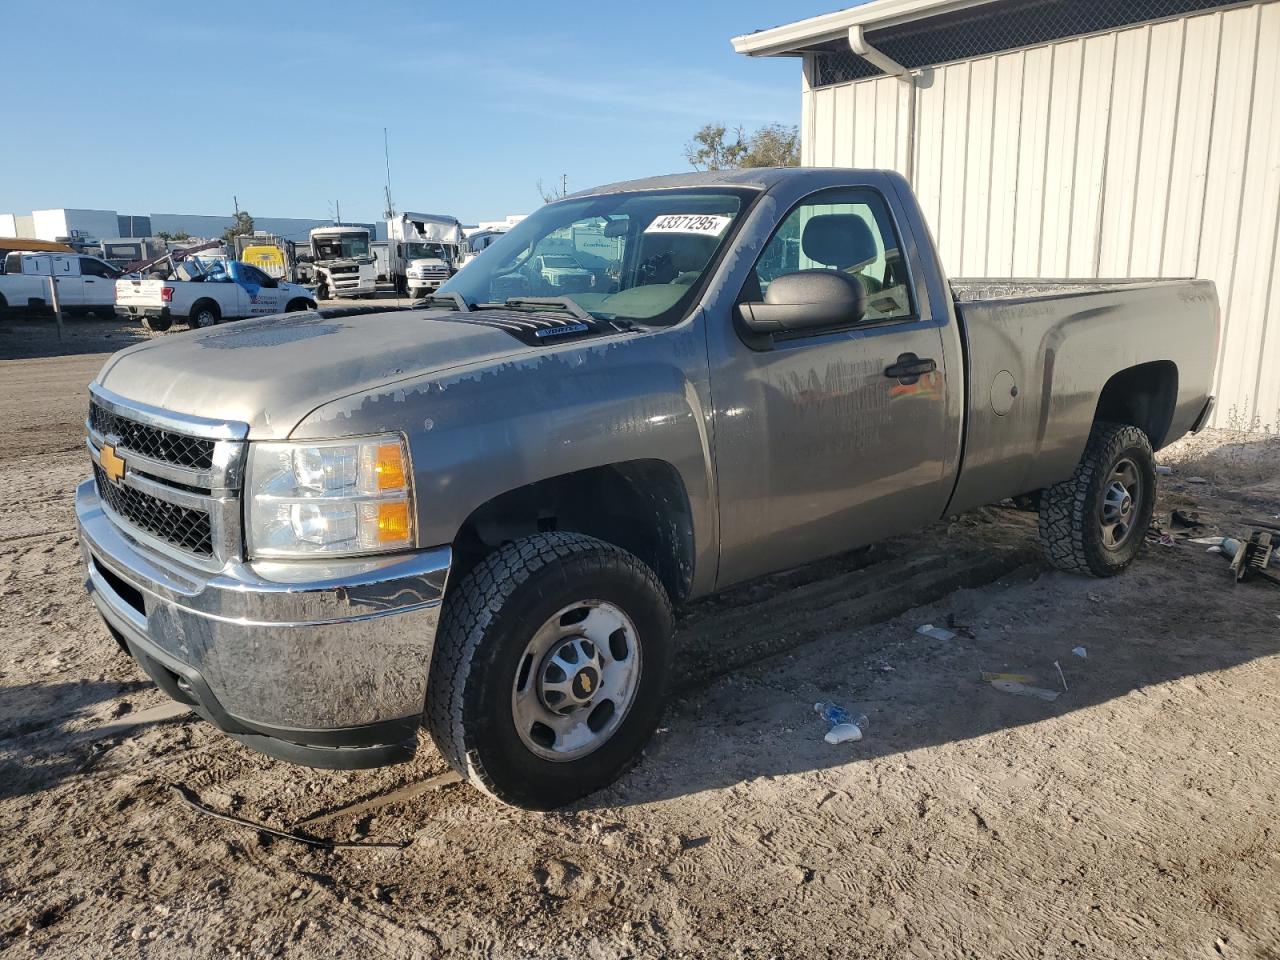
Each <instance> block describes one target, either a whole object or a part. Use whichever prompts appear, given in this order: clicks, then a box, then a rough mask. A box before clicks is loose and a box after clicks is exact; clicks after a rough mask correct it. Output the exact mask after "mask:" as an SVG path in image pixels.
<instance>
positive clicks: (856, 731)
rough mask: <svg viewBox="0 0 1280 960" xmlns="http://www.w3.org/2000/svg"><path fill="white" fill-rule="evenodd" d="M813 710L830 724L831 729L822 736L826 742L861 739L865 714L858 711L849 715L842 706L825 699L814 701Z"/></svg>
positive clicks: (865, 726) (864, 726)
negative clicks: (821, 701) (824, 700)
mask: <svg viewBox="0 0 1280 960" xmlns="http://www.w3.org/2000/svg"><path fill="white" fill-rule="evenodd" d="M813 710H814V712H815V713H816V714H818V716H820V717H822V719H823V720H825V721H827V723H829V724H831V729H830V730H828V731H827V735H826V736H825V737H824V738H823V739H824V740H826V741H827V743H846V742H848V741H850V740H861V739H862V734H863V731H865V730H866V729H867V715H866V714H865V713H859V714H857V715H851V714H850V713H849V712H848V711H847V710H845V709H844V707H841V706H839V705H837V704H834V703H831V702H830V701H827V702H825V703H815V704H814V705H813Z"/></svg>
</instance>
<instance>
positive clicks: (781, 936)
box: [0, 322, 1280, 960]
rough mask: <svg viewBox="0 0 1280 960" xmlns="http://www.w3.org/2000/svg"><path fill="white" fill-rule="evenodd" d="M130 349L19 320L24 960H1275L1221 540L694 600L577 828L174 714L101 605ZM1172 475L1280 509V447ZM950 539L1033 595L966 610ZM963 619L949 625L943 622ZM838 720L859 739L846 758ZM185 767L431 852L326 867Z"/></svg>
mask: <svg viewBox="0 0 1280 960" xmlns="http://www.w3.org/2000/svg"><path fill="white" fill-rule="evenodd" d="M73 326H75V325H73ZM136 335H137V334H136V333H135V332H132V331H131V329H130V328H128V327H127V326H123V325H114V324H107V323H92V322H81V323H80V324H79V325H78V326H76V328H75V330H74V331H73V338H72V339H71V340H69V341H68V342H67V343H65V344H64V345H62V346H61V347H59V346H58V345H57V343H56V341H54V340H52V338H51V337H50V335H49V331H48V329H47V328H40V329H37V328H36V326H35V325H13V324H9V325H4V326H0V357H7V358H14V357H19V358H22V359H6V360H0V605H2V609H3V610H4V613H5V618H4V621H3V624H4V625H3V627H2V628H0V823H3V825H4V830H3V839H0V854H2V855H0V954H3V955H5V956H13V957H28V956H30V957H76V958H80V957H105V956H113V957H114V956H139V957H174V956H183V957H185V956H195V957H211V958H212V957H260V956H288V957H298V958H330V957H337V956H341V957H356V958H364V957H369V958H373V957H419V956H421V957H432V956H437V955H450V954H464V955H473V954H478V955H484V956H489V957H494V958H516V957H574V958H577V957H593V958H613V957H629V956H636V957H663V956H707V955H714V956H731V957H792V956H832V957H868V958H895V960H898V958H903V957H928V958H952V957H955V958H979V957H981V958H986V957H997V956H999V957H1005V956H1009V957H1054V958H1057V957H1088V958H1096V957H1105V958H1125V960H1130V958H1135V957H1142V958H1145V957H1152V958H1154V957H1161V958H1163V957H1195V958H1200V957H1204V958H1215V957H1227V958H1252V960H1277V958H1280V827H1278V826H1277V819H1276V814H1277V809H1278V804H1277V798H1278V795H1280V589H1278V588H1275V587H1272V586H1269V585H1266V584H1242V585H1239V586H1235V585H1233V584H1232V583H1231V582H1230V580H1229V579H1228V574H1227V571H1226V563H1225V561H1224V560H1223V559H1222V558H1221V557H1220V556H1215V555H1211V554H1208V553H1206V552H1205V550H1204V548H1203V547H1201V546H1194V545H1190V544H1187V543H1185V542H1178V543H1177V544H1176V545H1174V546H1161V545H1155V544H1152V545H1149V546H1148V547H1147V548H1146V551H1145V554H1144V556H1143V557H1142V558H1141V559H1140V561H1139V563H1138V564H1137V565H1136V566H1135V567H1134V568H1133V569H1132V570H1131V571H1130V572H1129V573H1128V574H1127V575H1125V576H1122V577H1119V578H1116V579H1112V580H1107V581H1097V580H1086V579H1081V578H1077V577H1071V576H1065V575H1062V574H1058V573H1052V572H1047V571H1046V570H1044V569H1043V568H1042V567H1040V566H1039V565H1038V564H1037V563H1036V562H1033V561H1032V562H1028V561H1027V557H1028V556H1029V554H1028V553H1027V548H1028V547H1029V546H1030V545H1031V542H1032V531H1033V524H1032V521H1031V517H1030V515H1028V514H1025V513H1019V512H1016V511H1014V510H1012V509H1003V508H998V509H988V510H984V511H979V512H976V513H974V514H970V515H966V516H965V517H962V518H959V519H958V520H956V521H954V522H950V523H940V524H937V525H935V526H934V527H933V528H931V529H930V530H928V531H926V532H925V534H924V535H923V536H920V537H915V538H909V539H905V540H903V541H899V542H897V543H895V544H891V545H890V546H889V547H887V548H884V550H883V551H876V552H873V553H871V554H869V555H861V554H859V555H854V556H851V557H844V558H837V559H836V560H833V561H829V562H827V563H824V564H821V565H817V566H814V567H810V568H808V569H806V570H803V571H797V572H793V573H789V574H786V575H783V576H779V577H775V578H772V579H771V580H769V581H766V582H763V583H760V584H754V585H751V586H749V587H746V588H743V589H741V590H738V591H735V592H734V593H733V594H732V595H730V596H729V597H726V598H718V599H713V600H708V601H703V602H701V603H699V604H695V605H694V606H693V608H691V609H690V610H688V611H686V613H685V615H684V619H683V620H682V622H681V626H680V632H679V635H678V637H679V640H680V643H681V644H682V647H681V649H682V651H684V652H683V654H682V656H684V657H685V662H686V663H687V664H689V665H690V666H689V669H688V670H687V671H686V672H685V673H684V677H685V682H684V683H683V684H682V686H681V688H680V690H679V692H678V693H677V694H676V695H675V697H674V698H673V701H672V703H671V705H670V707H669V709H668V712H667V715H666V719H665V720H664V722H663V726H662V728H661V731H660V733H659V735H658V736H657V737H656V739H655V741H654V743H653V744H652V746H651V748H650V749H649V750H648V752H647V754H646V756H645V757H644V759H643V760H642V761H641V763H640V764H639V765H638V766H637V767H636V768H635V769H634V770H633V771H632V772H631V773H630V774H628V775H627V776H626V777H624V778H623V779H622V780H621V782H619V783H618V784H617V785H616V786H615V787H613V788H611V789H609V790H607V791H605V792H603V793H601V794H598V795H596V796H594V797H592V798H589V799H588V800H587V801H585V802H583V803H580V804H578V805H576V806H575V807H573V808H570V809H567V810H563V811H559V812H555V813H547V814H535V813H526V812H523V811H519V810H514V809H509V808H504V807H501V806H499V805H497V804H496V803H494V802H493V801H491V800H489V799H487V798H486V797H483V796H481V795H480V794H478V793H476V792H474V791H472V790H471V789H470V788H468V787H466V786H464V785H460V784H457V783H449V782H447V781H448V778H444V782H441V781H437V780H433V779H432V778H435V777H438V776H439V775H441V774H443V773H445V770H446V768H445V766H444V764H443V762H442V761H441V760H440V758H439V757H438V755H437V754H436V752H435V751H434V748H432V747H431V745H430V742H429V741H428V740H426V738H425V737H424V738H423V742H422V749H421V750H420V751H419V754H418V758H417V759H416V760H415V761H414V762H412V763H410V764H406V765H402V766H398V767H393V768H388V769H385V770H381V771H373V772H359V773H333V772H326V771H318V770H308V769H304V768H299V767H293V766H290V765H288V764H285V763H281V762H278V761H274V760H270V759H267V758H264V757H261V756H258V755H256V754H253V753H251V752H250V751H248V750H247V749H246V748H244V747H241V746H239V745H238V744H236V743H235V742H233V741H232V740H230V739H228V738H227V737H225V736H223V735H221V734H219V733H217V732H216V731H215V730H213V729H212V728H210V727H209V726H208V725H206V724H204V723H203V722H200V721H198V720H195V719H193V718H192V717H191V716H190V715H188V714H180V713H178V712H177V711H175V710H172V709H170V708H169V707H168V706H167V705H166V704H167V701H166V699H165V698H164V697H163V696H162V695H161V694H160V693H158V692H157V691H156V690H155V689H154V688H153V686H152V685H151V684H150V683H149V682H148V681H146V679H145V677H144V675H143V674H142V673H141V671H140V670H138V669H136V668H135V667H134V666H133V664H132V663H131V661H130V660H128V659H127V658H126V657H124V656H123V655H122V654H120V653H119V652H118V651H117V649H116V647H115V645H114V643H113V642H112V641H111V640H110V639H109V637H108V636H107V633H106V631H105V630H104V629H103V628H102V627H101V625H100V624H99V622H98V619H97V616H96V614H95V612H94V610H93V608H92V606H91V604H90V603H89V601H88V600H87V599H86V597H85V595H84V591H83V589H82V587H81V579H82V575H81V564H80V557H79V552H78V547H77V544H76V540H75V533H74V525H73V518H72V490H73V488H74V486H75V484H76V483H77V482H78V481H79V480H80V478H81V477H83V476H84V474H85V472H86V467H87V464H86V457H85V455H84V452H83V440H82V432H83V417H84V388H85V385H86V384H87V382H88V381H89V380H90V379H91V378H92V377H93V375H94V374H95V373H96V372H97V370H98V368H99V366H100V365H101V363H102V361H103V360H104V359H105V351H109V350H112V349H116V348H118V347H119V346H121V345H123V344H124V343H126V342H128V340H129V339H130V338H131V337H133V336H136ZM1160 459H1161V460H1162V461H1163V462H1164V463H1167V464H1170V465H1172V467H1173V473H1172V475H1170V476H1166V477H1162V499H1161V505H1160V508H1159V513H1160V514H1161V515H1163V516H1165V517H1167V515H1168V513H1169V511H1170V510H1171V509H1173V508H1178V509H1182V510H1187V511H1197V512H1198V513H1199V514H1200V517H1201V519H1202V520H1204V521H1205V522H1206V523H1207V528H1206V532H1208V533H1213V532H1225V533H1230V534H1242V533H1247V531H1248V527H1247V525H1246V524H1245V520H1246V519H1247V518H1250V517H1261V518H1268V517H1274V516H1275V515H1277V514H1280V442H1278V441H1276V440H1274V439H1272V440H1265V439H1259V438H1257V437H1249V436H1237V435H1229V434H1221V433H1215V434H1205V435H1201V436H1200V437H1196V438H1193V439H1191V440H1189V441H1186V442H1184V443H1182V444H1179V445H1177V446H1176V447H1175V448H1172V449H1170V450H1168V451H1165V452H1164V453H1162V454H1161V457H1160ZM1201 481H1203V482H1201ZM953 556H964V557H967V558H968V559H967V560H965V561H964V562H965V563H971V564H978V563H979V561H980V559H981V558H982V557H995V558H998V559H1000V560H1001V564H1000V565H999V566H988V567H982V569H983V570H985V571H986V572H988V573H989V574H991V575H993V576H994V575H996V574H995V573H993V571H997V570H999V571H1002V575H1001V576H1000V579H999V580H997V581H996V582H992V583H987V584H985V585H980V586H972V587H962V588H960V589H955V590H950V592H945V593H939V589H940V588H946V589H948V590H949V589H950V587H951V586H953V585H954V584H955V583H958V582H961V581H960V580H946V579H945V578H942V579H939V578H938V577H937V576H936V574H937V572H938V571H939V570H946V569H951V568H950V567H948V566H947V564H948V563H949V562H950V558H952V557H953ZM886 564H890V565H891V564H897V566H896V567H892V566H886ZM931 565H932V569H933V570H934V574H935V576H934V579H932V580H930V581H928V583H926V582H925V580H923V579H920V578H921V577H924V576H926V574H925V573H924V572H922V571H926V570H927V569H929V568H930V567H931ZM973 569H977V567H973ZM877 571H879V572H877ZM885 571H889V572H888V573H886V572H885ZM899 571H907V572H906V573H902V574H901V575H899ZM890 581H892V582H890ZM886 584H887V585H886ZM894 589H896V590H897V591H898V593H899V597H898V599H899V600H901V599H902V595H904V594H903V592H904V591H905V597H906V599H905V601H904V602H901V603H896V605H895V602H890V600H892V598H890V600H885V599H884V598H885V597H888V596H889V593H892V590H894ZM886 590H887V591H889V593H886V592H885V591H886ZM877 591H878V592H877ZM867 597H880V598H881V600H880V601H877V603H878V604H879V605H876V603H873V604H871V605H870V606H867V605H866V603H867V601H866V598H867ZM922 597H926V598H927V597H938V599H932V600H929V601H928V602H926V603H924V604H923V605H920V606H914V608H912V609H909V610H906V612H901V611H902V610H904V609H905V608H906V607H907V606H911V605H913V604H916V603H919V602H920V598H922ZM859 598H861V599H859ZM859 604H862V605H861V606H859ZM877 613H878V614H879V615H889V614H893V615H891V616H890V618H889V619H887V620H882V622H869V620H867V619H865V618H866V617H873V618H874V617H875V616H876V615H877ZM948 617H951V618H952V620H951V622H952V623H954V624H958V625H961V626H963V627H965V628H967V629H965V630H958V631H957V632H958V633H959V634H960V635H958V636H956V637H955V638H954V639H951V640H936V639H932V638H929V637H925V636H921V635H919V634H917V633H916V632H915V628H916V627H917V626H919V625H921V624H924V623H933V624H939V625H941V624H944V623H946V622H947V619H948ZM1076 647H1083V648H1084V649H1085V651H1086V653H1087V657H1086V658H1081V657H1079V656H1077V655H1074V654H1073V652H1072V650H1073V648H1076ZM708 650H710V651H713V654H714V655H712V654H708V653H707V651H708ZM700 651H701V652H700ZM733 651H738V653H736V654H735V653H734V652H733ZM743 651H745V654H743ZM1055 661H1056V662H1057V664H1058V665H1060V667H1061V671H1062V676H1061V677H1059V674H1058V670H1057V669H1056V668H1055V666H1054V664H1055ZM982 671H1013V672H1018V673H1026V674H1030V675H1032V676H1033V677H1034V678H1035V683H1036V684H1037V685H1039V686H1042V687H1046V688H1053V689H1059V690H1061V689H1062V687H1063V686H1064V681H1065V685H1067V686H1069V690H1068V691H1066V692H1062V693H1061V695H1060V696H1059V697H1058V698H1057V699H1056V700H1055V701H1053V702H1047V701H1042V700H1037V699H1028V698H1024V697H1018V696H1013V695H1010V694H1008V693H1004V692H1001V691H999V690H997V689H994V688H993V687H992V686H990V685H989V684H987V683H985V682H983V680H982V678H981V672H982ZM828 699H829V700H835V701H838V702H840V703H842V704H843V705H845V706H846V707H849V708H856V709H858V710H861V711H864V712H865V713H867V714H868V715H869V717H870V723H869V728H868V731H867V737H866V739H865V740H863V741H862V742H859V743H847V744H843V745H839V746H831V745H828V744H826V743H824V742H823V739H822V735H823V733H824V732H825V728H824V726H823V725H822V724H821V722H820V721H819V720H818V719H817V718H816V717H815V715H814V713H813V704H814V702H815V701H818V700H828ZM175 784H176V785H182V786H183V787H185V788H186V789H188V790H189V791H191V792H192V794H193V795H195V796H197V797H199V799H200V801H201V802H202V803H204V804H207V805H208V806H210V807H213V808H216V809H218V810H221V811H227V812H230V813H233V814H235V815H237V816H239V817H243V818H248V819H252V820H255V821H258V822H261V823H265V824H268V825H270V826H273V827H276V828H280V829H289V828H291V827H293V826H295V825H297V824H298V823H299V822H300V821H304V820H308V819H311V818H321V819H315V820H313V821H312V822H311V823H308V824H306V825H305V826H306V829H307V831H308V832H309V833H311V834H312V835H315V836H320V837H329V838H335V839H340V840H348V839H351V838H356V839H358V840H363V841H366V842H367V841H403V842H405V843H406V844H407V845H406V846H404V847H403V848H399V849H389V848H373V847H357V848H350V849H338V850H327V849H317V848H313V847H306V846H302V845H300V844H297V843H294V842H291V841H288V840H281V839H276V838H272V837H270V836H268V835H266V834H263V833H261V832H258V831H256V830H254V829H246V828H244V827H240V826H235V825H232V824H229V823H225V822H222V821H218V820H214V819H210V818H208V817H204V816H201V815H199V814H197V813H195V812H193V811H192V810H191V809H190V808H188V807H187V806H186V805H184V804H183V802H182V801H181V800H180V799H179V798H178V797H177V796H176V795H175V794H174V793H173V792H172V790H171V786H172V785H175ZM395 791H399V792H395ZM362 801H369V802H370V804H371V805H370V806H367V807H365V808H362V809H358V810H354V811H352V810H345V809H344V808H346V807H348V806H349V805H352V804H359V803H361V802H362Z"/></svg>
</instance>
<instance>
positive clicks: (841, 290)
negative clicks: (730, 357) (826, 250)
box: [738, 270, 867, 336]
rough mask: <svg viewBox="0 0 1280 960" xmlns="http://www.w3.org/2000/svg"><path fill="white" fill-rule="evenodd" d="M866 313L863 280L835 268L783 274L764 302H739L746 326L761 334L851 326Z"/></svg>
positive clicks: (740, 314)
mask: <svg viewBox="0 0 1280 960" xmlns="http://www.w3.org/2000/svg"><path fill="white" fill-rule="evenodd" d="M866 312H867V292H866V290H865V289H864V288H863V286H862V281H860V280H859V279H858V278H857V277H855V276H852V275H851V274H848V273H839V272H837V271H835V270H801V271H799V272H798V273H787V274H783V275H782V276H780V277H778V279H776V280H774V281H773V282H772V283H770V284H769V290H768V292H767V293H766V294H765V296H764V302H763V303H740V304H738V316H739V317H740V318H741V320H742V323H743V325H744V326H745V327H746V328H747V331H748V332H749V333H751V334H755V335H757V336H772V335H773V334H776V333H791V332H794V331H799V330H813V329H816V328H819V327H840V326H848V325H849V324H853V323H857V322H859V321H860V320H861V319H862V318H863V317H864V316H865V315H866Z"/></svg>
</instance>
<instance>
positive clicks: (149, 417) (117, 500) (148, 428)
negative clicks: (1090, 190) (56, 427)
mask: <svg viewBox="0 0 1280 960" xmlns="http://www.w3.org/2000/svg"><path fill="white" fill-rule="evenodd" d="M89 389H90V404H89V416H88V420H87V422H86V426H87V428H88V434H89V436H88V447H89V456H90V459H91V460H92V461H93V473H94V482H95V485H96V487H97V490H98V496H99V498H100V500H101V501H102V506H103V509H104V510H105V511H106V513H107V514H108V516H110V517H111V519H112V521H113V522H115V524H116V525H117V526H119V527H120V528H121V529H122V530H123V531H124V532H126V533H128V534H129V535H131V536H132V537H134V539H136V540H138V541H139V542H142V543H145V544H147V545H149V546H151V547H153V548H154V549H156V550H158V551H160V552H162V553H166V554H169V555H171V556H174V557H177V558H179V559H182V560H184V561H185V562H187V563H189V564H192V565H194V566H197V567H202V568H205V569H210V570H215V569H220V568H221V567H222V566H224V565H225V564H226V563H227V562H229V561H232V560H236V559H239V558H240V557H241V555H242V552H243V550H242V539H243V538H242V536H241V523H240V491H241V486H242V482H243V471H244V457H245V451H246V447H247V443H246V441H245V437H246V436H247V434H248V427H247V425H245V424H242V423H234V422H231V421H223V420H211V419H207V418H204V417H195V416H188V415H185V414H174V413H170V412H169V411H166V410H161V409H159V408H156V407H151V406H148V405H146V404H141V403H137V402H135V401H131V400H127V399H125V398H123V397H119V396H117V395H115V394H113V393H111V392H110V391H108V390H106V389H105V388H103V387H100V386H98V385H97V384H94V385H93V386H91V387H90V388H89ZM108 447H109V448H110V450H109V451H108V454H109V456H107V457H106V458H105V459H104V452H103V451H104V448H108ZM121 464H122V465H121ZM109 467H114V468H115V470H114V475H111V476H109V475H108V468H109Z"/></svg>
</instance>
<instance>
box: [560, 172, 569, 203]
mask: <svg viewBox="0 0 1280 960" xmlns="http://www.w3.org/2000/svg"><path fill="white" fill-rule="evenodd" d="M568 195H569V175H568V174H567V173H562V174H560V196H561V197H562V198H563V197H567V196H568Z"/></svg>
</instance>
